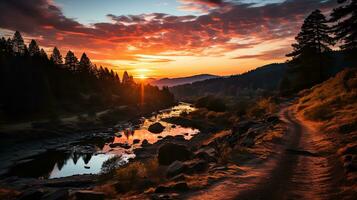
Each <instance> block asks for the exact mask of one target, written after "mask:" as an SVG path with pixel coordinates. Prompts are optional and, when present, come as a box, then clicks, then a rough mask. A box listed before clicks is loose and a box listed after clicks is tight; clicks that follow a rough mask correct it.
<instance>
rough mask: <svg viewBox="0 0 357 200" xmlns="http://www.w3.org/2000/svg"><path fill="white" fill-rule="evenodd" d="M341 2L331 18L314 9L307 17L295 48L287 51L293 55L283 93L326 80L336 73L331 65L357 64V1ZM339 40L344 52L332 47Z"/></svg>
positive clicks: (284, 80)
mask: <svg viewBox="0 0 357 200" xmlns="http://www.w3.org/2000/svg"><path fill="white" fill-rule="evenodd" d="M338 3H339V4H340V6H339V7H338V8H335V9H334V10H333V11H332V12H331V17H330V19H327V18H326V17H325V16H324V15H323V14H322V13H321V11H320V10H315V11H313V12H312V13H311V14H310V15H309V16H308V17H307V18H306V19H305V20H304V23H303V25H302V27H301V31H300V33H299V34H298V35H297V36H296V38H295V39H296V43H295V44H293V45H292V46H293V52H291V53H289V54H287V56H288V57H292V59H291V60H290V61H288V65H289V69H288V71H287V74H286V76H285V77H284V79H283V81H282V83H281V91H282V93H283V94H291V93H294V92H297V91H299V90H302V89H305V88H309V87H311V86H313V85H315V84H318V83H321V82H323V81H325V80H327V79H328V78H330V77H331V76H332V75H334V74H335V73H336V72H335V73H331V69H333V68H336V67H335V66H336V65H339V64H341V63H343V64H344V66H343V67H357V66H356V65H357V58H356V55H357V1H355V0H338ZM336 44H337V45H338V46H339V48H340V49H341V52H338V53H336V52H332V50H331V47H332V46H334V45H336ZM336 54H339V55H338V56H336ZM337 57H338V58H337ZM341 58H342V59H341ZM336 62H339V64H338V63H337V64H336ZM335 71H336V70H335Z"/></svg>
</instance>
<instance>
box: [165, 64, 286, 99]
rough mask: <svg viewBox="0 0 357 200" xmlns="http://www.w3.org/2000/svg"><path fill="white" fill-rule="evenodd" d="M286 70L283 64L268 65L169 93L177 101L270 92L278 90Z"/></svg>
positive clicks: (182, 86)
mask: <svg viewBox="0 0 357 200" xmlns="http://www.w3.org/2000/svg"><path fill="white" fill-rule="evenodd" d="M286 68H287V65H286V64H285V63H275V64H269V65H265V66H263V67H259V68H257V69H255V70H251V71H249V72H246V73H243V74H240V75H233V76H230V77H224V78H223V77H222V78H215V79H209V80H205V81H199V82H194V83H192V84H186V85H180V86H176V87H172V88H170V91H171V92H173V93H174V95H175V97H176V98H178V99H190V98H195V97H199V96H204V95H224V96H239V95H240V94H242V93H247V92H250V91H256V90H257V89H261V90H269V91H272V90H277V89H278V88H279V83H280V82H281V79H282V77H283V76H284V74H285V71H286ZM261 90H260V91H261Z"/></svg>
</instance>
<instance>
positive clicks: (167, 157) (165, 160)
mask: <svg viewBox="0 0 357 200" xmlns="http://www.w3.org/2000/svg"><path fill="white" fill-rule="evenodd" d="M191 157H192V152H191V151H190V150H188V148H187V147H186V146H184V145H180V144H175V143H166V144H164V145H162V146H161V147H160V148H159V152H158V161H159V164H160V165H170V164H171V163H173V162H174V161H176V160H179V161H186V160H189V159H190V158H191Z"/></svg>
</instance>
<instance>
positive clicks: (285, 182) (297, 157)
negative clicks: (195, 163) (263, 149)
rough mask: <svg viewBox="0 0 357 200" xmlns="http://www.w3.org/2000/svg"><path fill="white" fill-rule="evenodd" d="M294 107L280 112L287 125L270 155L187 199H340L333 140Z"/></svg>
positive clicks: (243, 167)
mask: <svg viewBox="0 0 357 200" xmlns="http://www.w3.org/2000/svg"><path fill="white" fill-rule="evenodd" d="M293 110H294V109H293V107H292V106H286V107H284V108H283V109H282V110H281V112H280V118H281V120H283V121H284V122H285V123H286V125H287V128H288V129H287V132H286V134H285V135H284V138H283V142H282V144H280V145H276V147H275V148H276V149H274V150H272V151H274V153H273V154H272V155H270V156H269V159H267V160H265V161H264V162H263V163H261V164H260V163H258V164H257V163H251V164H248V165H245V166H242V169H243V170H244V169H245V167H246V168H247V169H246V170H244V171H245V173H242V174H236V175H232V176H231V177H229V178H227V179H225V180H224V181H222V182H219V183H217V184H215V185H212V186H211V187H210V188H208V189H206V190H204V191H199V192H196V193H195V194H192V195H190V196H189V198H188V199H241V200H269V199H279V200H280V199H282V200H295V199H303V200H305V199H309V200H310V199H313V200H315V199H316V200H329V199H341V198H340V197H338V196H339V195H338V194H339V191H338V182H339V179H337V178H335V177H341V176H340V174H339V173H340V172H341V171H340V170H341V169H337V168H338V163H337V161H336V160H337V159H336V158H335V157H334V156H333V155H332V153H331V152H332V151H331V149H333V144H332V143H331V142H330V140H329V139H328V138H327V136H326V135H324V134H323V133H319V132H317V131H314V130H313V129H312V128H311V126H310V125H309V123H308V122H306V121H303V120H300V119H298V117H297V116H296V114H295V112H294V111H293Z"/></svg>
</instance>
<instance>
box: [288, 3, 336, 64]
mask: <svg viewBox="0 0 357 200" xmlns="http://www.w3.org/2000/svg"><path fill="white" fill-rule="evenodd" d="M329 32H330V28H329V27H328V26H327V20H326V17H325V16H324V15H323V14H322V13H321V11H320V10H315V11H313V12H312V13H311V14H310V15H309V16H308V17H307V18H306V19H305V20H304V23H303V25H302V27H301V31H300V33H299V34H298V35H297V36H296V37H295V39H296V42H297V43H295V44H293V45H292V46H293V48H294V50H293V52H291V53H289V54H288V55H287V56H288V57H293V58H298V57H299V56H301V55H304V54H305V53H314V54H322V53H323V52H326V51H330V50H331V49H330V47H329V46H330V45H333V44H334V41H333V38H332V37H330V36H329Z"/></svg>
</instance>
